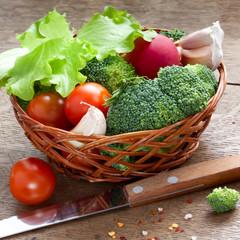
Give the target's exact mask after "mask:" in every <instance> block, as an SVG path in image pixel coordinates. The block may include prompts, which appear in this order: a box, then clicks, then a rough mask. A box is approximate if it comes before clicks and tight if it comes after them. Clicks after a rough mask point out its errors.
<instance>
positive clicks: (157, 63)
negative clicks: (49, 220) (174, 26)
mask: <svg viewBox="0 0 240 240" xmlns="http://www.w3.org/2000/svg"><path fill="white" fill-rule="evenodd" d="M134 44H135V48H134V50H133V51H132V52H130V53H127V54H126V56H125V59H126V61H127V62H128V63H131V64H132V65H133V66H134V67H135V70H136V73H137V74H138V75H139V76H147V77H148V78H150V79H153V78H155V77H157V73H158V71H159V69H160V67H162V68H164V67H166V66H171V65H179V64H180V59H179V54H178V50H177V47H176V46H175V44H174V43H173V41H172V40H171V39H170V38H168V37H166V36H163V35H161V34H158V35H157V36H156V37H155V38H154V39H153V40H152V42H147V41H145V40H143V38H141V37H140V38H137V39H136V40H135V42H134Z"/></svg>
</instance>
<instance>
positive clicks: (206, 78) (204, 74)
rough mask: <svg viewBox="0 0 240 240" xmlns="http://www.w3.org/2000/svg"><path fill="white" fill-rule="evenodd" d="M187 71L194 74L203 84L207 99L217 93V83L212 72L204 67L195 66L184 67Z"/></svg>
mask: <svg viewBox="0 0 240 240" xmlns="http://www.w3.org/2000/svg"><path fill="white" fill-rule="evenodd" d="M186 67H187V68H188V69H190V70H192V71H193V72H195V73H196V74H197V75H198V77H199V78H200V79H201V81H202V82H203V84H204V86H205V88H206V89H207V90H208V93H209V97H210V98H211V97H212V96H213V95H214V94H215V93H216V91H217V88H218V83H217V79H216V77H215V75H214V73H213V71H212V70H211V69H210V68H208V67H206V66H205V65H201V64H195V65H190V64H188V65H187V66H186Z"/></svg>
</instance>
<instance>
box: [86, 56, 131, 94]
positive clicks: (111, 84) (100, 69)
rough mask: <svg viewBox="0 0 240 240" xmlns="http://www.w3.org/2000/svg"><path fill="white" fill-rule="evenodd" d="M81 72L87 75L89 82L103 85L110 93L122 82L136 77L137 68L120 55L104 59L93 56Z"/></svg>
mask: <svg viewBox="0 0 240 240" xmlns="http://www.w3.org/2000/svg"><path fill="white" fill-rule="evenodd" d="M81 73H82V74H83V75H85V76H87V82H96V83H99V84H101V85H103V86H104V87H105V88H106V89H107V90H108V91H109V93H110V94H112V92H113V91H115V90H116V89H117V87H118V86H119V85H120V84H121V82H122V81H123V80H124V81H128V79H129V78H132V77H135V76H136V73H135V68H134V67H133V66H132V65H131V64H129V63H127V62H126V61H124V60H123V58H122V57H120V56H109V57H107V58H105V59H104V60H102V61H98V60H97V59H96V58H93V59H92V60H90V61H89V62H87V65H86V67H85V68H84V69H82V70H81Z"/></svg>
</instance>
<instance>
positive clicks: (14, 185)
mask: <svg viewBox="0 0 240 240" xmlns="http://www.w3.org/2000/svg"><path fill="white" fill-rule="evenodd" d="M9 185H10V191H11V193H12V195H13V196H14V197H15V198H16V199H17V200H18V201H19V202H22V203H25V204H39V203H42V202H44V201H45V200H47V199H48V198H49V197H50V196H51V195H52V193H53V191H54V188H55V185H56V178H55V174H54V171H53V170H52V168H51V167H50V165H49V164H48V163H46V162H45V161H43V160H41V159H39V158H33V157H29V158H24V159H21V160H19V161H18V162H16V163H15V164H14V165H13V167H12V169H11V172H10V180H9Z"/></svg>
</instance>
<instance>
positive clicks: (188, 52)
mask: <svg viewBox="0 0 240 240" xmlns="http://www.w3.org/2000/svg"><path fill="white" fill-rule="evenodd" d="M181 63H182V64H183V66H186V65H187V64H192V65H194V64H203V65H206V66H207V67H209V68H210V69H211V68H212V67H213V63H212V52H211V46H205V47H201V48H197V49H181Z"/></svg>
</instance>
